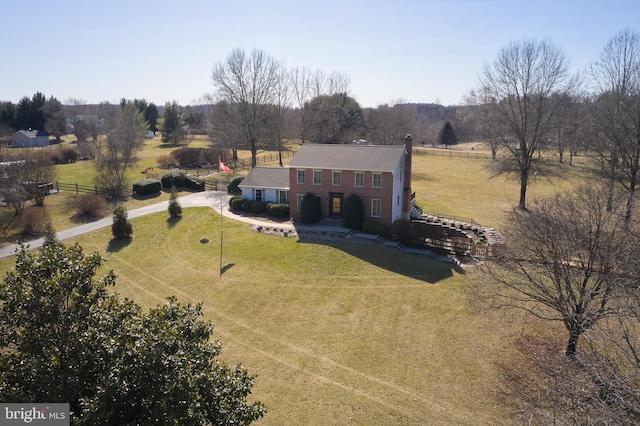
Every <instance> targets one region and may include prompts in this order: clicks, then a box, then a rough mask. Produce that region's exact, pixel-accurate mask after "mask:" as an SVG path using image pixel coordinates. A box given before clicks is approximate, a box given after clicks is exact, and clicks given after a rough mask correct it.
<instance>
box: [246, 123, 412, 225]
mask: <svg viewBox="0 0 640 426" xmlns="http://www.w3.org/2000/svg"><path fill="white" fill-rule="evenodd" d="M412 148H413V140H412V138H411V135H407V137H406V138H405V145H404V146H400V145H360V144H354V145H324V144H305V145H302V146H301V147H300V149H299V150H298V152H297V153H296V154H295V156H294V157H293V158H292V159H291V162H290V163H289V165H288V166H287V167H285V168H280V167H255V168H254V169H253V170H251V172H250V173H249V174H248V175H247V177H245V178H244V180H243V181H242V183H241V184H240V185H239V187H240V188H241V189H242V197H243V198H245V199H249V200H259V201H271V202H283V201H284V200H287V201H286V202H288V203H289V205H290V208H289V211H290V213H291V217H292V218H294V219H299V218H300V203H301V201H302V198H303V197H304V196H305V194H306V193H308V192H310V193H312V194H314V195H316V196H318V197H319V198H320V208H321V213H322V218H340V217H341V215H342V205H343V203H344V200H345V199H346V198H347V197H349V196H350V195H351V194H356V195H358V196H359V197H360V198H362V200H363V202H364V210H365V211H364V219H365V220H370V221H374V222H380V223H382V224H384V225H386V226H391V225H392V224H393V222H395V221H396V220H398V219H409V218H410V208H411V150H412Z"/></svg>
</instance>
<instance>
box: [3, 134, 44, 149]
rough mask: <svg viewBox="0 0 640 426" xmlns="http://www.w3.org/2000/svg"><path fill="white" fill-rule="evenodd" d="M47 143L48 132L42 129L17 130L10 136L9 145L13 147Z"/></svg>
mask: <svg viewBox="0 0 640 426" xmlns="http://www.w3.org/2000/svg"><path fill="white" fill-rule="evenodd" d="M48 145H49V134H48V133H47V132H44V131H42V130H18V131H17V132H15V133H14V134H13V135H12V136H11V146H12V147H14V148H27V147H34V146H48Z"/></svg>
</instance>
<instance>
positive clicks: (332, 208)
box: [329, 192, 344, 218]
mask: <svg viewBox="0 0 640 426" xmlns="http://www.w3.org/2000/svg"><path fill="white" fill-rule="evenodd" d="M343 195H344V194H340V193H336V192H330V193H329V217H334V218H335V217H341V216H342V198H343Z"/></svg>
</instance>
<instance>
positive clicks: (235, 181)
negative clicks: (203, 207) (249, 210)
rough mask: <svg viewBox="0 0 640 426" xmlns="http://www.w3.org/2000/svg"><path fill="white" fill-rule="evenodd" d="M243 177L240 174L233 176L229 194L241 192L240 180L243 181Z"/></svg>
mask: <svg viewBox="0 0 640 426" xmlns="http://www.w3.org/2000/svg"><path fill="white" fill-rule="evenodd" d="M243 179H244V177H242V176H238V177H235V178H233V179H232V180H231V182H229V189H228V191H229V194H239V193H241V192H242V191H241V190H240V188H238V185H240V182H242V180H243Z"/></svg>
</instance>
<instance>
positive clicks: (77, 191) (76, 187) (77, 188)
mask: <svg viewBox="0 0 640 426" xmlns="http://www.w3.org/2000/svg"><path fill="white" fill-rule="evenodd" d="M76 195H78V182H76Z"/></svg>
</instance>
